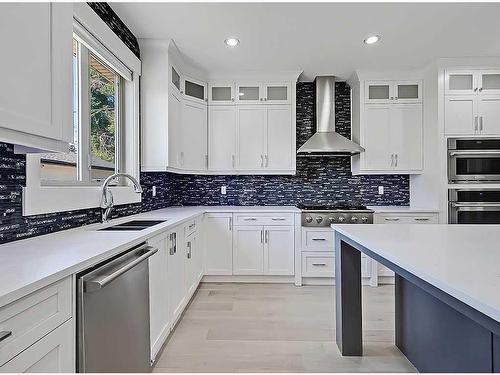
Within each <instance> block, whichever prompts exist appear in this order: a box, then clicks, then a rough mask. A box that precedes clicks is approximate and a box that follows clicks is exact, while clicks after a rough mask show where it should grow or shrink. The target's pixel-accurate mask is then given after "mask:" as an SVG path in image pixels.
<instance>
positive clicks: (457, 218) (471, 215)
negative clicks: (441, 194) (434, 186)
mask: <svg viewBox="0 0 500 375" xmlns="http://www.w3.org/2000/svg"><path fill="white" fill-rule="evenodd" d="M448 194H449V200H448V201H449V207H448V223H450V224H500V189H473V188H471V189H450V190H449V192H448Z"/></svg>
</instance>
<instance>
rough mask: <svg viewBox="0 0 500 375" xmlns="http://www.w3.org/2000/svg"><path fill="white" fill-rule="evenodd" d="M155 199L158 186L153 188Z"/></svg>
mask: <svg viewBox="0 0 500 375" xmlns="http://www.w3.org/2000/svg"><path fill="white" fill-rule="evenodd" d="M153 197H156V186H153Z"/></svg>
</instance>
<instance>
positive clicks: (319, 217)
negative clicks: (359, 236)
mask: <svg viewBox="0 0 500 375" xmlns="http://www.w3.org/2000/svg"><path fill="white" fill-rule="evenodd" d="M297 208H299V209H301V210H302V220H301V222H302V226H303V227H328V226H330V225H331V224H372V223H373V211H372V210H369V209H368V208H367V207H366V206H363V205H361V204H356V203H337V202H336V203H332V204H298V205H297Z"/></svg>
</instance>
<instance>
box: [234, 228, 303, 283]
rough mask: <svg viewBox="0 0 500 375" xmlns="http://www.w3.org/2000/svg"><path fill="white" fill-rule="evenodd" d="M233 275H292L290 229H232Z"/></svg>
mask: <svg viewBox="0 0 500 375" xmlns="http://www.w3.org/2000/svg"><path fill="white" fill-rule="evenodd" d="M233 273H234V274H235V275H293V274H294V228H293V227H291V226H260V225H248V226H247V225H242V226H238V227H235V231H234V247H233Z"/></svg>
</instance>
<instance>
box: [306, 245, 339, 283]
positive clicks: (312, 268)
mask: <svg viewBox="0 0 500 375" xmlns="http://www.w3.org/2000/svg"><path fill="white" fill-rule="evenodd" d="M302 276H304V277H334V276H335V256H334V255H333V253H331V252H319V251H316V252H307V251H305V252H302Z"/></svg>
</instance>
